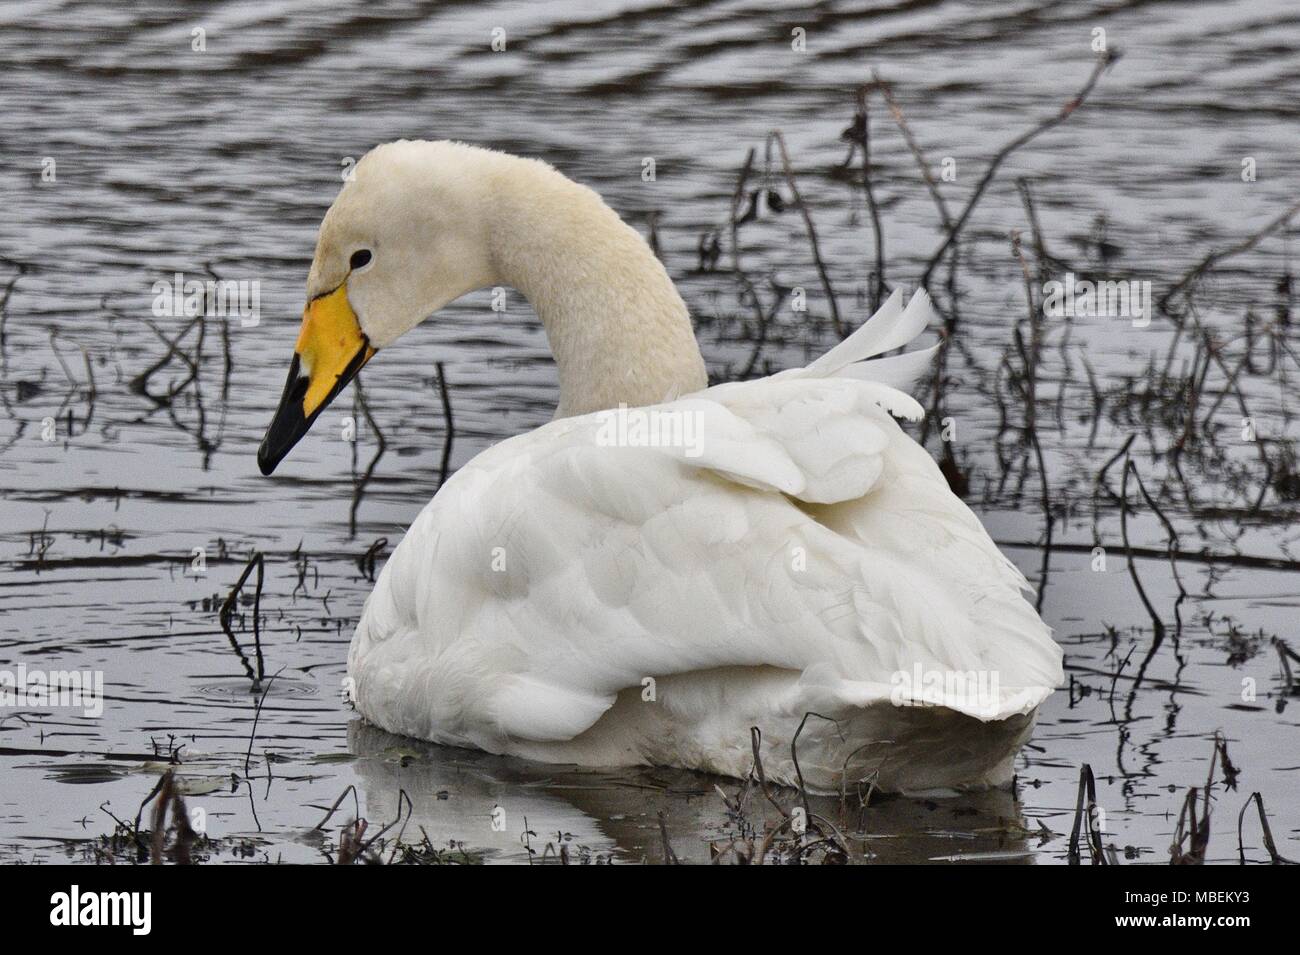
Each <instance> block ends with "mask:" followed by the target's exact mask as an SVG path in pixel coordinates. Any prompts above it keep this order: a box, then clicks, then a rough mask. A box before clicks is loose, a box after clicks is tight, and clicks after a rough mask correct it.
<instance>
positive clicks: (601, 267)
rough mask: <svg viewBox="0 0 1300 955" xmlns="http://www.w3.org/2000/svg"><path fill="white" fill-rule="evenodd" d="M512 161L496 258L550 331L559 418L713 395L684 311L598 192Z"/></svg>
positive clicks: (498, 191)
mask: <svg viewBox="0 0 1300 955" xmlns="http://www.w3.org/2000/svg"><path fill="white" fill-rule="evenodd" d="M510 158H511V159H513V160H514V162H511V163H508V164H506V165H505V166H503V168H502V169H501V170H500V173H501V175H500V176H499V178H497V181H496V182H495V183H494V186H495V188H494V190H493V193H492V201H491V204H490V208H491V209H492V210H493V213H492V215H493V222H492V229H491V236H492V239H491V242H492V258H493V261H494V263H495V267H496V271H497V274H498V275H499V277H500V279H501V281H502V282H503V283H504V284H507V285H510V286H513V287H514V288H516V289H518V290H519V291H520V292H521V293H522V294H523V295H524V296H525V297H526V298H527V299H528V301H529V302H530V303H531V304H532V306H533V308H534V309H535V310H536V311H537V315H538V317H539V318H541V320H542V324H543V325H544V326H545V328H546V336H547V339H548V340H549V342H550V345H551V352H552V354H553V355H554V356H555V363H556V366H557V368H558V370H559V376H560V404H559V407H558V408H557V409H556V417H566V416H569V415H577V414H586V413H588V412H591V411H599V410H601V409H604V408H613V407H617V406H618V405H619V404H626V405H629V406H638V405H649V404H657V403H659V402H662V401H664V400H666V399H671V398H675V397H677V396H678V395H683V394H689V393H691V392H694V391H699V390H700V389H702V388H704V387H706V386H707V384H708V381H707V377H706V374H705V370H704V360H703V359H702V358H701V357H700V349H699V346H698V345H697V344H696V341H695V334H694V332H693V331H692V329H691V320H690V316H689V315H688V313H687V311H686V304H685V303H684V302H683V301H682V299H681V296H680V295H678V294H677V289H676V288H674V287H673V283H672V280H671V279H670V278H669V277H668V273H667V272H666V271H665V270H664V267H663V265H662V264H661V263H660V262H659V260H658V259H657V258H655V256H654V253H652V252H651V251H650V248H649V246H647V245H646V243H645V241H644V240H643V239H642V238H641V236H640V235H638V234H637V233H636V232H635V231H634V230H633V229H632V228H630V227H629V226H628V225H626V224H625V223H624V222H623V221H622V220H621V219H619V217H618V215H617V214H616V213H615V212H614V211H613V210H612V209H610V208H609V206H607V205H605V203H604V202H603V201H602V200H601V198H600V196H598V195H597V194H596V193H595V192H593V191H592V190H590V189H588V188H586V187H585V186H580V185H578V184H577V183H575V182H573V181H571V180H569V179H566V178H565V177H564V176H562V175H561V174H560V173H558V172H556V171H555V170H553V169H551V168H550V167H549V166H546V165H544V164H542V163H538V162H535V161H532V160H526V159H518V158H516V157H510ZM516 164H518V165H516Z"/></svg>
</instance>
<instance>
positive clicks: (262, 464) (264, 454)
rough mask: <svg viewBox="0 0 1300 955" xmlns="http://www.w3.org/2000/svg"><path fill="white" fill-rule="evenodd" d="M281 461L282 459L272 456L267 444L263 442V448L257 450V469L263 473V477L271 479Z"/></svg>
mask: <svg viewBox="0 0 1300 955" xmlns="http://www.w3.org/2000/svg"><path fill="white" fill-rule="evenodd" d="M280 460H281V459H280V458H278V457H276V456H275V455H273V454H271V451H270V449H269V448H267V446H266V442H265V441H263V442H262V445H261V447H259V448H258V449H257V467H258V470H260V471H261V472H262V477H270V476H271V474H272V472H273V471H275V468H276V465H278V464H279V463H280Z"/></svg>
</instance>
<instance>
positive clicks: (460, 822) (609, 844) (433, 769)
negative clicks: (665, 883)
mask: <svg viewBox="0 0 1300 955" xmlns="http://www.w3.org/2000/svg"><path fill="white" fill-rule="evenodd" d="M348 751H349V752H351V753H353V754H354V755H356V756H357V757H358V759H357V761H356V762H355V763H354V764H353V766H354V768H355V770H356V773H357V776H358V778H359V779H360V780H361V782H360V788H361V792H362V796H363V805H364V813H365V815H366V816H367V817H368V818H369V819H370V820H371V825H372V826H374V825H376V824H380V823H386V822H388V821H390V820H391V819H393V818H395V817H396V814H397V808H398V801H399V794H400V793H403V792H404V793H406V794H407V796H409V798H410V800H411V806H412V810H411V817H410V822H409V825H410V827H412V829H416V828H418V829H421V830H423V831H424V832H425V833H427V834H428V836H429V838H430V841H431V842H432V843H433V844H434V845H447V844H450V843H463V844H464V845H465V846H466V847H467V848H481V849H484V850H486V851H487V852H488V854H489V857H490V860H491V861H498V862H521V861H527V860H528V858H529V850H530V848H531V850H532V858H533V859H534V860H535V861H538V860H540V859H541V858H542V856H543V855H547V856H548V857H550V856H553V855H554V854H555V853H556V852H558V850H559V848H560V846H565V847H567V851H568V854H569V855H570V857H571V858H579V857H584V858H590V859H591V860H592V861H600V860H602V859H606V858H608V859H612V860H613V861H615V862H641V861H646V862H652V863H660V862H663V861H664V842H663V838H662V835H661V832H660V827H659V821H658V820H659V814H660V813H663V814H664V817H665V826H666V829H667V832H668V836H669V845H670V847H671V850H672V852H673V853H674V854H675V855H676V856H677V857H678V858H679V859H680V860H681V861H682V862H699V863H707V862H709V861H711V858H712V853H711V847H716V848H717V849H719V850H720V849H722V848H724V847H726V846H728V845H729V844H730V843H731V842H732V841H733V840H735V839H739V838H741V837H742V836H743V834H744V832H743V829H744V826H742V825H741V824H740V821H739V820H738V819H737V818H736V817H735V815H733V814H730V813H729V812H728V805H727V803H726V802H724V800H723V795H722V794H725V795H726V796H728V797H733V796H734V795H735V794H736V793H737V792H738V791H740V790H741V789H742V788H743V787H742V785H741V784H740V783H738V782H737V781H736V780H731V779H724V778H722V777H711V776H705V775H703V774H700V773H691V772H686V771H684V770H671V769H658V768H645V769H639V770H638V769H611V770H606V771H599V770H597V771H592V770H579V769H577V768H569V767H564V766H547V765H542V764H538V763H530V762H527V761H525V760H520V759H514V758H512V757H503V756H491V755H489V754H487V753H480V752H477V751H474V750H464V749H455V748H452V747H446V746H435V745H433V744H430V743H423V742H419V741H415V740H411V739H407V738H404V737H400V736H393V735H392V734H390V733H386V732H384V731H383V730H380V729H377V728H375V727H373V726H371V725H369V724H367V723H365V722H363V721H361V720H353V721H352V722H351V723H350V724H349V726H348ZM719 790H721V791H722V794H720V793H719ZM778 798H779V799H780V801H781V802H783V803H784V804H785V805H786V807H787V809H793V808H797V807H798V806H799V804H800V800H799V797H798V794H797V793H794V792H793V791H790V790H781V791H779V795H778ZM733 804H734V800H733ZM745 805H746V809H747V813H746V816H745V825H748V826H752V827H754V828H756V829H757V830H758V831H759V832H760V833H761V832H763V831H764V829H765V828H771V827H773V826H774V825H775V824H776V822H777V820H778V818H779V817H778V813H777V810H776V809H775V808H774V807H772V806H771V805H769V804H767V803H766V802H765V801H764V799H763V798H762V797H761V796H760V795H757V794H754V793H751V794H750V798H748V799H747V800H746V802H745ZM345 806H346V803H345ZM809 806H810V808H811V810H812V812H813V813H814V814H817V815H820V816H824V817H826V818H828V819H830V820H833V821H835V823H836V824H837V825H838V826H839V828H840V829H841V830H842V831H843V832H844V834H845V835H846V837H847V841H848V842H849V844H850V846H852V847H853V848H854V849H856V850H857V851H856V853H855V855H854V857H853V859H852V861H855V862H862V861H873V862H916V861H924V860H926V859H936V860H944V861H961V860H970V861H1021V860H1027V859H1029V858H1030V857H1031V856H1032V851H1031V846H1033V845H1037V844H1040V842H1041V841H1043V840H1046V839H1051V838H1055V837H1056V836H1055V835H1054V834H1052V833H1050V832H1046V831H1040V832H1037V833H1031V832H1030V831H1029V829H1028V826H1027V823H1026V821H1025V819H1024V817H1023V815H1022V814H1021V812H1020V808H1019V806H1018V804H1017V801H1016V798H1015V796H1014V795H1013V794H1012V793H1011V792H1010V791H1008V790H993V791H990V792H986V793H980V794H975V795H971V796H966V797H963V798H961V799H913V798H907V797H882V796H880V795H879V794H876V795H874V796H873V797H872V798H871V800H870V801H869V803H868V805H867V807H866V808H865V809H862V808H860V806H859V804H858V802H857V800H856V797H853V796H849V797H848V798H846V799H845V800H844V801H843V802H841V800H840V799H837V798H834V797H817V796H813V797H809ZM494 814H495V815H494ZM494 820H495V821H496V825H497V826H500V827H502V828H494ZM335 822H336V823H338V824H341V823H342V822H343V820H342V819H338V820H335ZM525 832H527V834H528V835H527V841H525V838H524V836H525ZM548 846H549V847H550V852H549V854H548V849H547V847H548Z"/></svg>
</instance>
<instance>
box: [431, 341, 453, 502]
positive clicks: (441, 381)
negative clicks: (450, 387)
mask: <svg viewBox="0 0 1300 955" xmlns="http://www.w3.org/2000/svg"><path fill="white" fill-rule="evenodd" d="M435 367H436V368H437V369H438V396H439V397H440V398H441V399H442V421H443V425H444V427H445V428H446V432H447V434H446V439H445V440H444V441H443V443H442V466H441V468H440V470H439V472H438V487H442V485H443V484H444V483H445V482H446V480H447V471H448V469H449V468H450V467H451V443H452V440H453V439H454V438H455V437H456V422H455V421H454V420H453V419H452V416H451V395H450V393H449V392H448V391H447V371H446V369H445V368H444V367H443V365H442V362H438V363H437V365H436V366H435Z"/></svg>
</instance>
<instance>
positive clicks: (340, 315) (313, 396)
mask: <svg viewBox="0 0 1300 955" xmlns="http://www.w3.org/2000/svg"><path fill="white" fill-rule="evenodd" d="M293 350H294V353H295V354H296V355H297V356H298V360H299V362H300V373H301V374H303V375H306V376H307V379H308V381H309V382H310V384H308V386H307V393H306V394H305V395H303V399H302V414H303V417H304V418H310V417H311V416H312V415H313V414H314V413H315V412H316V410H317V409H318V408H320V407H321V406H322V405H324V403H325V402H326V400H327V399H328V398H331V397H333V394H332V393H333V392H334V391H335V387H336V386H337V385H338V384H339V380H340V379H341V378H343V377H344V375H347V377H349V378H350V377H352V375H354V374H356V372H357V370H358V369H359V368H360V367H361V365H364V364H365V363H366V362H368V361H369V360H370V358H371V356H373V355H374V354H375V350H374V349H373V348H371V347H370V343H369V342H368V341H366V336H365V335H364V334H362V332H361V324H360V323H359V322H358V321H357V316H356V315H355V314H354V313H353V311H352V306H351V305H349V304H348V287H347V284H346V283H344V284H343V285H340V286H339V287H338V288H336V289H335V290H334V291H332V292H330V293H329V294H328V295H322V296H321V297H320V298H315V299H312V301H311V302H310V303H308V305H307V308H306V310H305V311H304V312H303V316H302V331H301V332H299V333H298V343H297V344H296V345H295V346H294V349H293ZM363 351H364V352H365V354H364V356H363V357H362V358H361V361H360V363H359V364H357V363H356V361H357V356H358V355H359V354H360V353H361V352H363Z"/></svg>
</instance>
